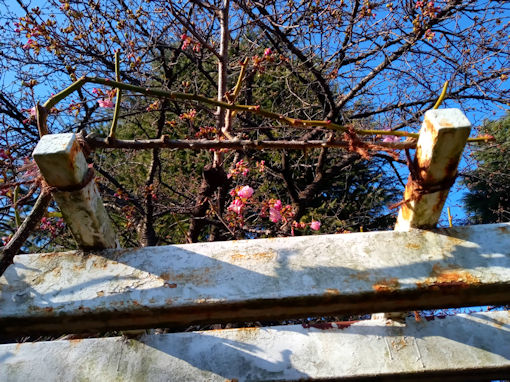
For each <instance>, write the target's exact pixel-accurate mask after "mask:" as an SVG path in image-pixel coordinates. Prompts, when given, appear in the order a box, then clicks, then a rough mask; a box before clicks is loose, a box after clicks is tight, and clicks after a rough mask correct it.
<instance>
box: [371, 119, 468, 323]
mask: <svg viewBox="0 0 510 382" xmlns="http://www.w3.org/2000/svg"><path fill="white" fill-rule="evenodd" d="M470 131H471V123H470V122H469V120H468V119H467V118H466V116H465V115H464V113H462V111H460V110H459V109H435V110H429V111H427V112H426V113H425V119H424V121H423V124H422V127H421V130H420V137H419V138H418V142H417V145H416V155H415V158H414V161H413V163H412V170H411V172H412V173H411V174H410V175H409V178H408V181H407V185H406V189H405V191H404V203H403V204H402V206H401V207H400V210H399V212H398V218H397V224H396V225H395V231H409V230H410V229H411V228H422V229H427V228H434V227H435V226H436V224H437V222H438V221H439V217H440V215H441V211H442V209H443V206H444V202H445V201H446V198H447V196H448V192H449V191H450V187H451V186H452V185H453V183H454V182H455V177H456V175H457V166H458V165H459V161H460V156H461V155H462V151H463V150H464V146H466V141H467V138H468V136H469V132H470ZM413 172H414V173H413ZM406 315H407V313H404V312H389V313H377V314H373V315H372V319H393V320H403V319H404V318H405V316H406Z"/></svg>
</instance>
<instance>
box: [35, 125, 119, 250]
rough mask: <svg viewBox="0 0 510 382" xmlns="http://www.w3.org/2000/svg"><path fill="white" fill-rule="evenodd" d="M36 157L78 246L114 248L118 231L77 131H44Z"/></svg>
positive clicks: (83, 247)
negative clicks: (113, 224)
mask: <svg viewBox="0 0 510 382" xmlns="http://www.w3.org/2000/svg"><path fill="white" fill-rule="evenodd" d="M33 157H34V160H35V162H36V163H37V166H38V167H39V170H40V171H41V174H42V176H43V177H44V180H45V181H46V183H47V184H48V185H49V186H50V187H52V188H53V189H52V194H53V197H54V198H55V201H56V202H57V204H58V206H59V207H60V210H61V212H62V215H63V217H64V220H65V222H66V224H67V225H68V226H69V228H70V229H71V232H72V233H73V236H74V238H75V240H76V242H77V243H78V246H79V247H80V248H82V249H104V248H115V247H116V238H115V232H114V230H113V227H112V224H111V222H110V219H109V217H108V215H107V213H106V210H105V208H104V205H103V201H102V199H101V196H100V195H99V191H98V189H97V186H96V183H95V181H94V172H93V170H92V168H90V167H89V165H88V164H87V161H86V160H85V155H84V153H83V151H82V149H81V147H80V145H79V143H78V141H77V139H76V135H75V134H73V133H68V134H52V135H44V136H43V137H42V138H41V140H40V141H39V143H38V144H37V146H36V148H35V150H34V152H33Z"/></svg>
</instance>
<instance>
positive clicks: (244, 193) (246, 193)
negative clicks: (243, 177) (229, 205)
mask: <svg viewBox="0 0 510 382" xmlns="http://www.w3.org/2000/svg"><path fill="white" fill-rule="evenodd" d="M237 195H238V196H239V197H240V198H244V199H249V198H251V196H252V195H253V188H251V187H250V186H244V187H243V188H241V189H240V190H239V191H237Z"/></svg>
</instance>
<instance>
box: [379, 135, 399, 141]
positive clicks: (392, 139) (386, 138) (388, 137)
mask: <svg viewBox="0 0 510 382" xmlns="http://www.w3.org/2000/svg"><path fill="white" fill-rule="evenodd" d="M398 141H400V137H397V136H396V135H387V136H386V137H384V139H383V142H398Z"/></svg>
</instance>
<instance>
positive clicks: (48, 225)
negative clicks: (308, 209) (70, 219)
mask: <svg viewBox="0 0 510 382" xmlns="http://www.w3.org/2000/svg"><path fill="white" fill-rule="evenodd" d="M64 227H65V224H64V220H63V219H61V218H59V219H55V220H54V221H52V219H49V218H47V217H43V218H42V219H41V229H42V230H43V231H48V232H49V233H50V234H51V236H52V237H55V236H57V231H60V230H62V229H63V228H64Z"/></svg>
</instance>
